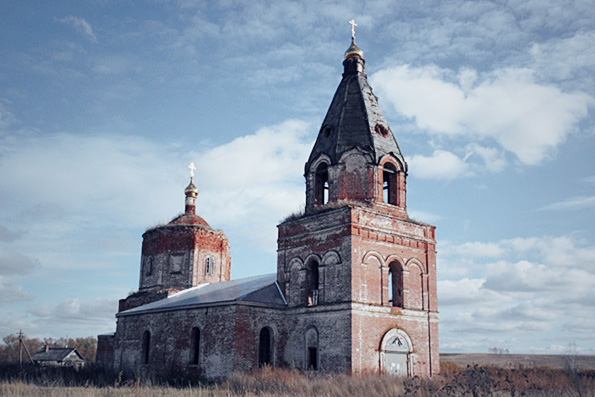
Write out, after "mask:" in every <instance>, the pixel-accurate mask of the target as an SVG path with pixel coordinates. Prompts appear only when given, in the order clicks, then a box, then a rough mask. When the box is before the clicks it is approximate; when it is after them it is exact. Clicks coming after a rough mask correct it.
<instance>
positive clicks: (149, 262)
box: [145, 256, 153, 276]
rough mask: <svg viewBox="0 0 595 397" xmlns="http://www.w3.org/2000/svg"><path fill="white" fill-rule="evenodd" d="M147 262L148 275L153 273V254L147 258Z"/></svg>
mask: <svg viewBox="0 0 595 397" xmlns="http://www.w3.org/2000/svg"><path fill="white" fill-rule="evenodd" d="M145 264H146V266H145V267H146V274H147V276H150V275H152V274H153V257H152V256H149V257H148V258H147V259H146V262H145Z"/></svg>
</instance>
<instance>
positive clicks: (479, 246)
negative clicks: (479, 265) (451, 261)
mask: <svg viewBox="0 0 595 397" xmlns="http://www.w3.org/2000/svg"><path fill="white" fill-rule="evenodd" d="M441 252H442V253H444V254H445V255H448V256H459V257H463V258H498V257H501V256H503V255H504V254H506V252H507V249H506V247H503V246H502V244H499V243H494V242H488V243H484V242H480V241H471V242H466V243H463V244H460V245H448V244H447V245H446V246H444V247H442V246H441Z"/></svg>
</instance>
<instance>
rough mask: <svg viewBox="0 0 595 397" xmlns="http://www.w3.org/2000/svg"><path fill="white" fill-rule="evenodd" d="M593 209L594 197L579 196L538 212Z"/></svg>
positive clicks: (594, 204)
mask: <svg viewBox="0 0 595 397" xmlns="http://www.w3.org/2000/svg"><path fill="white" fill-rule="evenodd" d="M593 207H595V196H579V197H571V198H568V199H566V200H564V201H558V202H557V203H552V204H549V205H546V206H544V207H541V208H539V209H538V211H547V210H549V211H566V210H582V209H586V208H593Z"/></svg>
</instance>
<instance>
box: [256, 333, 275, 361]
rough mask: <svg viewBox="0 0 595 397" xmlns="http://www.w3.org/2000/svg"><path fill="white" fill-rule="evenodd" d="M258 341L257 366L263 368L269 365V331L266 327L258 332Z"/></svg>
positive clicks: (270, 339) (270, 344) (270, 340)
mask: <svg viewBox="0 0 595 397" xmlns="http://www.w3.org/2000/svg"><path fill="white" fill-rule="evenodd" d="M259 339H260V341H259V344H258V366H259V367H263V366H265V365H271V364H272V360H271V351H272V349H271V346H272V343H271V342H272V338H271V330H270V329H269V328H267V327H265V328H263V329H262V330H260V338H259Z"/></svg>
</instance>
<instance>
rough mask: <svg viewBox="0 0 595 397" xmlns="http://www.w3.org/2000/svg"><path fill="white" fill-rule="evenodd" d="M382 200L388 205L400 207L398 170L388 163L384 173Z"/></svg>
mask: <svg viewBox="0 0 595 397" xmlns="http://www.w3.org/2000/svg"><path fill="white" fill-rule="evenodd" d="M382 199H383V201H384V202H385V203H386V204H392V205H399V190H398V183H397V168H396V167H395V166H394V165H393V164H392V163H386V164H385V165H384V170H383V171H382Z"/></svg>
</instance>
